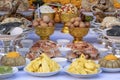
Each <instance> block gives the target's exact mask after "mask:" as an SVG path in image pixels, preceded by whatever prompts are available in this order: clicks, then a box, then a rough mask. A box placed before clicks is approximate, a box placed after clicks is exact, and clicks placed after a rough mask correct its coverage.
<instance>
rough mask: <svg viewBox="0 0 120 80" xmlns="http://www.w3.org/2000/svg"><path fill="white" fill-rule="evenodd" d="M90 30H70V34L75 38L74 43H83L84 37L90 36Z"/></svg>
mask: <svg viewBox="0 0 120 80" xmlns="http://www.w3.org/2000/svg"><path fill="white" fill-rule="evenodd" d="M88 31H89V28H69V32H70V34H71V35H72V36H73V37H74V40H73V42H79V41H82V39H83V37H84V36H86V35H87V34H88Z"/></svg>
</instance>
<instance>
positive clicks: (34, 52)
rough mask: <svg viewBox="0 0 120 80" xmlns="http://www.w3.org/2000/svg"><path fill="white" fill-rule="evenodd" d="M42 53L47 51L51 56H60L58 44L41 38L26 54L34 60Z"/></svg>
mask: <svg viewBox="0 0 120 80" xmlns="http://www.w3.org/2000/svg"><path fill="white" fill-rule="evenodd" d="M41 53H45V54H46V55H48V56H49V57H56V56H60V52H59V50H58V47H57V44H56V43H55V42H53V41H49V40H39V41H38V42H36V43H35V44H34V45H33V46H32V47H31V49H30V52H29V53H28V54H27V55H26V57H27V58H29V59H30V60H34V59H35V58H37V57H39V56H40V55H41Z"/></svg>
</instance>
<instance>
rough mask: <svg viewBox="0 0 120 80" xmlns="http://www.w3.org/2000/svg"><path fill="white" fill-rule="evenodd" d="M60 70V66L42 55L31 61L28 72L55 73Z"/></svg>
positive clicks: (27, 68)
mask: <svg viewBox="0 0 120 80" xmlns="http://www.w3.org/2000/svg"><path fill="white" fill-rule="evenodd" d="M59 69H60V66H59V65H58V64H57V63H56V62H55V61H53V60H51V59H50V58H49V57H48V56H47V55H45V54H44V53H42V54H41V55H40V57H38V58H36V59H35V60H33V61H31V62H30V64H28V65H27V67H26V70H27V71H29V72H54V71H57V70H59Z"/></svg>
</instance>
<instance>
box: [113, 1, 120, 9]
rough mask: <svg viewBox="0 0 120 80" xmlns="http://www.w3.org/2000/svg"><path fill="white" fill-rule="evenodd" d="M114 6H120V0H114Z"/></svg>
mask: <svg viewBox="0 0 120 80" xmlns="http://www.w3.org/2000/svg"><path fill="white" fill-rule="evenodd" d="M114 7H115V8H120V1H119V0H114Z"/></svg>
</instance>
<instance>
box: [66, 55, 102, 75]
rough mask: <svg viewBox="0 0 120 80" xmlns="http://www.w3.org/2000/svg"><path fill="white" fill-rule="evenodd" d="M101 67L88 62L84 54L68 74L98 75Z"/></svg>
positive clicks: (72, 65) (71, 66)
mask: <svg viewBox="0 0 120 80" xmlns="http://www.w3.org/2000/svg"><path fill="white" fill-rule="evenodd" d="M99 68H100V67H99V65H98V64H96V63H95V62H94V61H92V60H87V59H86V58H85V56H84V55H83V54H82V55H81V57H80V58H78V59H76V60H75V61H74V62H73V63H72V64H70V66H69V68H68V70H67V71H68V72H70V73H73V74H83V75H87V74H96V73H98V72H99Z"/></svg>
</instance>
